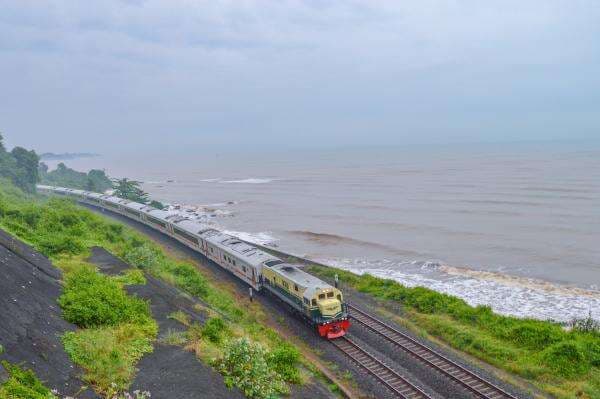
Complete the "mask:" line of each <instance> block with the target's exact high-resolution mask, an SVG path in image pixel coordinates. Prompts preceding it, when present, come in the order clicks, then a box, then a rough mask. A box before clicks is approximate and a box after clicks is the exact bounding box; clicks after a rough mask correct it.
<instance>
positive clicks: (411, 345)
mask: <svg viewBox="0 0 600 399" xmlns="http://www.w3.org/2000/svg"><path fill="white" fill-rule="evenodd" d="M348 309H349V310H350V317H351V318H352V319H353V320H354V321H356V322H358V323H359V324H361V325H363V326H365V327H367V328H368V329H370V330H371V331H374V332H375V333H376V334H378V335H379V336H381V337H383V338H385V339H386V340H388V341H389V342H391V343H392V344H394V345H395V346H396V347H398V348H400V349H402V350H403V351H405V352H407V353H408V354H409V355H411V356H412V357H414V358H415V359H417V360H419V361H420V362H422V363H424V364H425V365H426V366H428V367H429V368H431V369H434V370H436V371H437V372H438V373H440V374H442V375H444V376H445V377H447V378H449V379H450V380H451V381H453V382H455V383H458V384H459V385H461V386H463V387H464V388H466V389H468V390H469V391H471V393H473V394H474V395H475V396H476V397H478V398H483V399H517V398H516V397H515V396H513V395H511V394H510V393H508V392H506V391H504V390H503V389H502V388H499V387H498V386H496V385H494V384H492V383H491V382H489V381H487V380H485V379H484V378H482V377H480V376H478V375H476V374H475V373H473V372H472V371H470V370H468V369H466V368H465V367H463V366H461V365H459V364H457V363H456V362H454V361H452V360H450V359H448V358H447V357H445V356H444V355H442V354H440V353H438V352H437V351H435V350H433V349H431V348H429V347H427V346H425V345H423V344H422V343H420V342H418V341H417V340H415V339H413V338H411V337H410V336H408V335H406V334H404V333H403V332H401V331H399V330H397V329H396V328H394V327H392V326H391V325H389V324H388V323H386V322H384V321H381V320H379V319H377V318H375V317H373V316H371V315H369V314H367V313H365V312H364V311H362V310H360V309H358V308H356V307H354V306H352V305H350V304H348Z"/></svg>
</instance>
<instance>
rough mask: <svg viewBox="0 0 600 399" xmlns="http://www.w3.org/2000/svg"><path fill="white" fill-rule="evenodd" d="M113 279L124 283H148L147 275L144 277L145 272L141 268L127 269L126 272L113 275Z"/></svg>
mask: <svg viewBox="0 0 600 399" xmlns="http://www.w3.org/2000/svg"><path fill="white" fill-rule="evenodd" d="M113 280H114V281H117V282H119V283H120V284H123V285H144V284H146V277H144V273H143V272H142V271H141V270H139V269H129V270H126V271H125V273H123V274H120V275H118V276H115V277H113Z"/></svg>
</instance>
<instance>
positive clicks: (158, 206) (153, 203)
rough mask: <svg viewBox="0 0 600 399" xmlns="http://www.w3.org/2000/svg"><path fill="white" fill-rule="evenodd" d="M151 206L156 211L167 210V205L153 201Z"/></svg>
mask: <svg viewBox="0 0 600 399" xmlns="http://www.w3.org/2000/svg"><path fill="white" fill-rule="evenodd" d="M149 205H150V206H151V207H153V208H156V209H160V210H163V209H165V205H164V204H163V203H162V202H160V201H156V200H152V201H150V204H149Z"/></svg>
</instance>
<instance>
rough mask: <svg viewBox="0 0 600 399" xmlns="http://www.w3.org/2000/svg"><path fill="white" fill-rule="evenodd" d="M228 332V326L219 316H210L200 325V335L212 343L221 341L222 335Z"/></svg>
mask: <svg viewBox="0 0 600 399" xmlns="http://www.w3.org/2000/svg"><path fill="white" fill-rule="evenodd" d="M227 334H229V327H227V324H225V322H224V321H223V319H221V318H220V317H212V318H210V319H208V321H207V322H206V323H205V324H204V326H203V327H202V337H203V338H206V339H208V340H209V341H211V342H213V343H216V344H218V343H220V342H222V341H223V336H224V335H227Z"/></svg>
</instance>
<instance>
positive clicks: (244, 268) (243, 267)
mask: <svg viewBox="0 0 600 399" xmlns="http://www.w3.org/2000/svg"><path fill="white" fill-rule="evenodd" d="M233 264H234V265H235V262H233ZM242 270H243V271H244V273H246V266H242Z"/></svg>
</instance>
